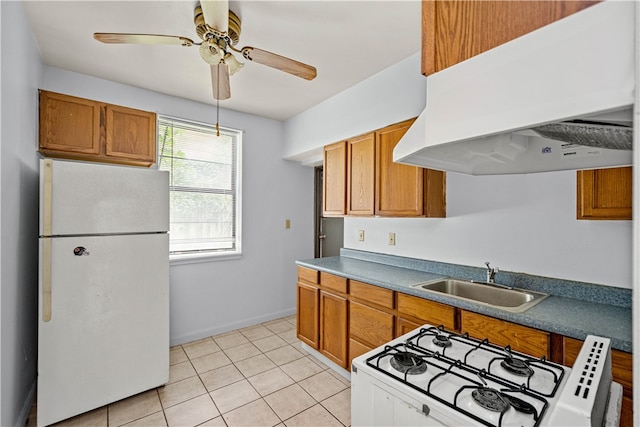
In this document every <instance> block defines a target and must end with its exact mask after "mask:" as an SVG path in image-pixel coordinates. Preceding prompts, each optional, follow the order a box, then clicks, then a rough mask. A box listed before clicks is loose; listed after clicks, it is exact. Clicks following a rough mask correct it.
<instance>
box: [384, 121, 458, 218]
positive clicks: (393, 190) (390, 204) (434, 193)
mask: <svg viewBox="0 0 640 427" xmlns="http://www.w3.org/2000/svg"><path fill="white" fill-rule="evenodd" d="M413 122H414V119H411V120H406V121H404V122H401V123H398V124H395V125H391V126H388V127H386V128H384V129H381V130H378V131H376V168H375V179H376V185H375V214H376V215H380V216H432V217H445V216H446V198H445V190H444V185H445V172H441V171H433V170H427V169H423V168H419V167H416V166H409V165H403V164H399V163H394V162H393V149H394V148H395V146H396V145H397V144H398V142H399V141H400V139H401V138H402V136H403V135H404V134H405V132H406V131H407V129H409V127H410V126H411V124H412V123H413ZM425 190H427V194H425ZM430 196H431V197H430Z"/></svg>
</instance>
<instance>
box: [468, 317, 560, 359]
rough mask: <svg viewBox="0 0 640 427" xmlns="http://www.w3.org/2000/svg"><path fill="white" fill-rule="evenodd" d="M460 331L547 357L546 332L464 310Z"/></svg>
mask: <svg viewBox="0 0 640 427" xmlns="http://www.w3.org/2000/svg"><path fill="white" fill-rule="evenodd" d="M460 331H461V332H463V333H464V332H468V333H469V335H470V336H472V337H474V338H479V339H484V338H488V339H489V342H490V343H492V344H496V345H499V346H503V347H504V346H507V345H509V346H511V349H512V350H514V351H519V352H522V353H526V354H530V355H532V356H534V357H542V356H544V357H546V358H547V359H549V353H550V351H549V349H550V346H549V341H550V334H549V333H548V332H543V331H540V330H538V329H533V328H529V327H527V326H522V325H517V324H515V323H511V322H507V321H505V320H500V319H495V318H493V317H488V316H484V315H482V314H477V313H472V312H469V311H464V310H461V312H460Z"/></svg>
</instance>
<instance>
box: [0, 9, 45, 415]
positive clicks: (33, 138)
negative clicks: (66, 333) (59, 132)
mask: <svg viewBox="0 0 640 427" xmlns="http://www.w3.org/2000/svg"><path fill="white" fill-rule="evenodd" d="M0 11H1V12H0V18H1V23H2V25H0V32H1V34H2V36H1V50H0V52H1V54H0V55H1V57H2V60H1V75H2V76H1V85H2V86H1V91H2V101H1V103H2V106H1V110H0V120H1V123H2V130H1V134H0V194H1V199H0V254H1V255H2V257H1V258H0V302H1V303H0V313H1V316H0V328H1V333H0V335H1V339H0V349H1V352H0V377H1V383H0V425H3V426H12V425H16V424H18V423H20V422H24V421H25V419H26V415H27V413H28V410H29V404H30V402H31V396H32V395H33V393H34V392H35V381H36V351H37V334H36V330H37V316H38V313H37V286H38V282H37V272H38V269H37V266H38V160H37V154H36V147H37V140H38V139H37V136H38V135H37V118H38V96H37V88H38V85H39V84H40V82H41V81H42V62H41V60H40V56H39V53H38V50H37V47H36V45H35V42H34V40H33V37H32V35H31V32H30V31H29V25H28V23H27V20H26V17H25V15H24V11H23V6H22V3H21V2H0Z"/></svg>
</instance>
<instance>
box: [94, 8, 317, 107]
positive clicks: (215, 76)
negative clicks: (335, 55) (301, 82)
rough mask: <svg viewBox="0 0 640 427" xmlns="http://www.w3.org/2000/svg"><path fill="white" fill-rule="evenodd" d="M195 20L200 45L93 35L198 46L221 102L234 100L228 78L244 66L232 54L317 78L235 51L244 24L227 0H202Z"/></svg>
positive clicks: (276, 58)
mask: <svg viewBox="0 0 640 427" xmlns="http://www.w3.org/2000/svg"><path fill="white" fill-rule="evenodd" d="M193 21H194V24H195V26H196V33H197V34H198V37H200V38H201V39H202V42H200V43H196V42H194V41H193V40H191V39H189V38H187V37H182V36H170V35H161V34H128V33H94V34H93V38H95V39H96V40H98V41H100V42H102V43H134V44H168V45H180V46H187V47H189V46H199V47H200V48H199V49H200V56H201V57H202V59H203V60H204V61H205V62H206V63H207V64H209V65H210V66H211V83H212V87H213V97H214V98H215V99H219V100H220V99H227V98H230V97H231V86H230V82H229V76H230V75H233V74H235V73H236V72H237V71H239V70H240V68H242V66H243V65H244V64H243V63H241V62H239V61H238V60H237V59H236V58H235V57H234V56H233V54H232V53H231V51H233V52H237V53H239V54H242V57H243V58H244V59H246V60H248V61H252V62H257V63H259V64H263V65H266V66H268V67H272V68H276V69H278V70H281V71H284V72H286V73H289V74H293V75H294V76H298V77H302V78H303V79H306V80H313V79H314V78H315V77H316V75H317V72H316V69H315V67H312V66H311V65H307V64H303V63H302V62H298V61H295V60H293V59H290V58H286V57H284V56H281V55H278V54H275V53H272V52H268V51H266V50H263V49H258V48H255V47H251V46H245V47H243V48H241V49H238V48H236V47H235V45H236V44H237V43H238V41H239V40H240V26H241V22H240V18H239V17H238V16H237V15H236V14H235V13H233V12H232V11H231V10H229V1H228V0H200V5H199V6H196V8H195V11H194V18H193Z"/></svg>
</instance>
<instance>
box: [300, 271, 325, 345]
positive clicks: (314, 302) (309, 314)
mask: <svg viewBox="0 0 640 427" xmlns="http://www.w3.org/2000/svg"><path fill="white" fill-rule="evenodd" d="M319 296H320V290H319V289H318V288H317V287H316V286H312V285H310V284H307V283H302V282H298V293H297V311H296V333H297V335H298V338H299V339H300V341H302V342H304V343H306V344H307V345H309V346H311V347H313V348H315V349H316V350H317V349H318V347H319V345H318V344H319V338H320V333H319V326H318V316H319V312H318V309H319V307H320V306H319Z"/></svg>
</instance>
